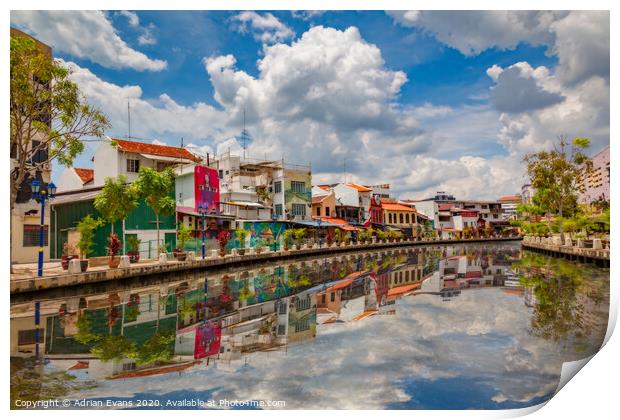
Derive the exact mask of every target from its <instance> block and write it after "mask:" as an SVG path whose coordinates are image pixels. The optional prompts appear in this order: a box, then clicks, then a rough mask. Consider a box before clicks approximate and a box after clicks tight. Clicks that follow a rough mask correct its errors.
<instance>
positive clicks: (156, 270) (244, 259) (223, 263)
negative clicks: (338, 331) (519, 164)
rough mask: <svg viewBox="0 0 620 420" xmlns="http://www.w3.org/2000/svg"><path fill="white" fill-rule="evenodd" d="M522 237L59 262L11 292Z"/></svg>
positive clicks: (16, 277) (14, 283)
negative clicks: (75, 269) (69, 266)
mask: <svg viewBox="0 0 620 420" xmlns="http://www.w3.org/2000/svg"><path fill="white" fill-rule="evenodd" d="M521 239H522V238H521V237H516V236H512V237H506V238H489V239H459V240H422V241H404V240H403V241H396V242H376V243H365V244H355V245H353V244H351V245H336V244H332V246H330V247H327V246H324V247H318V246H315V247H313V248H306V249H299V250H297V249H295V250H288V251H277V252H273V251H263V252H261V253H260V254H256V253H253V254H246V255H235V254H236V253H235V254H226V256H224V257H220V256H208V257H207V258H205V259H202V258H200V257H197V259H195V260H193V261H176V260H168V261H166V262H159V261H158V260H151V261H146V262H141V263H136V264H132V265H131V266H130V267H128V268H108V267H94V268H92V269H89V271H86V272H84V273H79V274H69V273H68V272H67V271H63V270H62V269H58V267H59V266H60V264H59V263H58V264H57V266H55V267H54V270H50V269H48V270H44V272H43V274H44V275H43V277H35V273H36V270H35V271H34V272H33V275H31V276H28V277H26V276H25V275H24V274H23V273H21V274H12V275H11V294H18V293H27V292H34V291H37V290H47V289H54V288H60V287H70V286H78V285H82V284H93V283H100V282H107V281H117V280H123V279H132V278H137V277H143V276H149V275H161V274H165V273H176V272H186V271H192V270H208V269H222V268H229V267H234V266H240V265H247V264H253V263H264V262H271V261H281V260H288V259H295V258H301V257H307V256H315V255H317V256H318V255H324V254H340V253H346V252H352V251H363V250H374V249H383V248H396V247H410V246H425V245H450V244H458V243H475V242H505V241H515V240H521ZM59 270H60V271H59Z"/></svg>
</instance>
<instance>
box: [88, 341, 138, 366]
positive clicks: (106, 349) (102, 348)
mask: <svg viewBox="0 0 620 420" xmlns="http://www.w3.org/2000/svg"><path fill="white" fill-rule="evenodd" d="M90 352H91V353H92V354H93V355H94V356H96V357H98V358H99V359H100V360H102V361H104V362H108V361H110V360H116V361H120V360H122V359H124V358H125V357H133V355H135V354H136V345H135V344H134V343H132V342H131V341H129V340H128V339H127V338H126V337H123V336H122V335H108V336H105V337H104V338H102V339H101V340H100V341H99V342H97V344H95V345H94V346H93V348H92V349H91V350H90Z"/></svg>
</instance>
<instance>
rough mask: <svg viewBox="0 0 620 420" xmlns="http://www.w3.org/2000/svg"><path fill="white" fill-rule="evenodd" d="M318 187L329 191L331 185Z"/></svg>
mask: <svg viewBox="0 0 620 420" xmlns="http://www.w3.org/2000/svg"><path fill="white" fill-rule="evenodd" d="M318 187H319V188H320V189H322V190H325V191H329V185H318Z"/></svg>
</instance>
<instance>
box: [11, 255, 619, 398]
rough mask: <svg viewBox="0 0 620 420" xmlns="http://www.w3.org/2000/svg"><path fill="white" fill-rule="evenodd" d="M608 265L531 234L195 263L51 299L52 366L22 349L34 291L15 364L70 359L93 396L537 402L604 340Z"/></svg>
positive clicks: (16, 319)
mask: <svg viewBox="0 0 620 420" xmlns="http://www.w3.org/2000/svg"><path fill="white" fill-rule="evenodd" d="M608 280H609V271H608V270H602V269H597V268H595V267H589V266H585V265H577V264H574V263H570V262H567V261H564V260H556V259H551V258H548V257H542V256H540V255H534V254H529V253H523V255H522V253H521V251H520V247H519V245H518V244H506V245H500V246H498V245H494V246H482V245H469V246H465V245H463V246H453V247H425V248H411V249H401V250H396V251H384V252H377V253H358V254H351V255H344V256H335V257H331V258H321V259H316V260H309V261H301V262H294V263H290V264H285V265H280V266H272V267H257V268H256V269H254V270H248V271H240V272H225V273H218V274H217V275H209V277H208V278H207V279H206V280H205V279H204V278H202V279H200V278H198V277H197V276H195V275H194V276H191V278H188V279H187V280H181V281H177V282H173V283H166V284H160V285H155V286H153V285H148V286H142V287H133V288H131V289H130V290H119V291H111V292H108V293H106V294H85V295H82V296H80V295H77V296H74V297H70V298H66V299H63V300H49V301H45V300H44V301H42V302H41V307H42V327H44V331H43V334H41V343H40V346H41V347H42V349H44V363H43V364H40V365H33V364H32V363H31V362H28V363H24V362H23V360H21V359H19V358H22V359H23V358H24V357H26V358H27V357H28V356H29V355H32V354H33V353H32V352H33V351H34V350H33V348H34V344H35V343H34V334H33V331H32V328H33V318H32V315H33V314H32V311H33V307H34V306H33V304H32V303H28V304H17V305H14V306H13V307H12V319H11V353H12V356H15V357H14V358H12V378H14V377H16V376H19V375H22V373H23V372H33V371H40V372H41V373H40V374H39V375H38V376H36V378H40V379H39V380H40V382H41V383H42V384H43V385H42V388H45V387H47V385H45V384H46V383H47V382H50V381H53V380H55V379H48V378H47V377H46V375H50V374H51V375H59V374H61V373H62V375H66V376H62V377H63V378H64V380H65V381H66V382H67V383H68V384H69V385H67V386H66V387H65V388H61V389H63V391H62V392H61V393H64V394H68V395H71V396H74V397H76V398H90V399H91V400H97V399H102V398H107V397H117V398H120V399H125V400H132V399H136V398H149V399H156V400H158V401H162V402H165V401H166V399H169V398H173V399H174V398H177V397H179V396H187V395H193V396H194V397H195V398H199V399H204V400H206V399H212V398H213V399H222V398H225V399H228V400H231V399H239V400H247V399H250V400H284V401H286V404H287V405H286V407H287V408H510V407H521V406H528V405H532V404H536V403H538V402H541V401H544V400H545V399H547V398H549V397H550V395H551V394H552V393H553V391H554V390H555V387H556V386H557V383H558V380H559V374H560V370H561V363H563V362H564V361H569V360H575V359H579V358H582V357H585V356H587V355H589V354H592V353H593V352H595V351H596V350H598V348H599V347H600V345H601V342H602V339H603V337H604V335H605V329H606V325H607V313H608V306H609V281H608ZM20 360H21V361H20ZM35 382H36V379H35ZM93 384H95V385H96V386H95V385H93ZM31 388H33V387H32V384H30V386H29V389H31ZM35 388H36V387H35ZM16 389H19V384H17V385H16ZM433 390H434V391H433ZM20 395H26V396H28V398H35V399H36V397H37V395H38V396H43V395H44V392H41V393H39V394H37V392H34V391H32V390H30V391H29V392H22V393H21V394H20ZM24 398H26V397H24Z"/></svg>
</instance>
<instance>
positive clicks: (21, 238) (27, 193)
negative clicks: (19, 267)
mask: <svg viewBox="0 0 620 420" xmlns="http://www.w3.org/2000/svg"><path fill="white" fill-rule="evenodd" d="M11 37H28V38H31V39H33V40H34V41H35V43H36V45H37V47H38V48H39V50H40V51H41V52H42V53H43V54H44V55H46V56H47V57H49V59H50V60H51V59H52V49H51V47H49V46H48V45H45V44H44V43H42V42H41V41H39V40H37V39H35V38H33V37H31V36H30V35H28V34H25V33H24V32H22V31H20V30H17V29H14V28H11ZM48 124H51V121H48ZM44 141H45V139H43V138H37V139H33V140H32V141H31V144H30V145H27V146H26V148H27V149H30V150H32V149H34V148H36V147H38V146H39V145H40V144H41V143H42V142H44ZM17 153H18V148H16V147H12V148H11V150H10V162H11V171H13V169H14V168H15V166H16V164H17V158H18V156H17ZM47 159H48V150H46V149H41V150H39V151H38V152H36V153H35V154H34V155H33V161H34V163H42V162H45V161H47ZM51 173H52V167H51V165H47V166H44V167H43V168H42V170H41V171H39V172H37V173H36V174H35V176H34V179H38V180H39V181H40V182H41V184H42V185H46V184H47V183H49V182H50V181H51ZM32 181H33V177H30V176H26V177H25V178H24V181H23V182H22V185H21V186H20V188H19V191H18V192H17V197H16V200H15V206H14V208H13V210H12V211H11V228H10V231H11V250H10V252H11V263H29V262H36V261H37V259H38V255H39V229H40V226H41V213H40V211H41V205H40V204H39V203H38V202H36V201H35V200H34V199H32V191H31V189H30V188H31V187H30V184H31V182H32ZM49 223H50V218H49V201H46V204H45V212H44V222H43V232H44V241H43V244H44V245H43V259H44V260H46V261H47V260H48V259H49V257H50V256H49V247H48V246H47V245H48V242H49Z"/></svg>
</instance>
